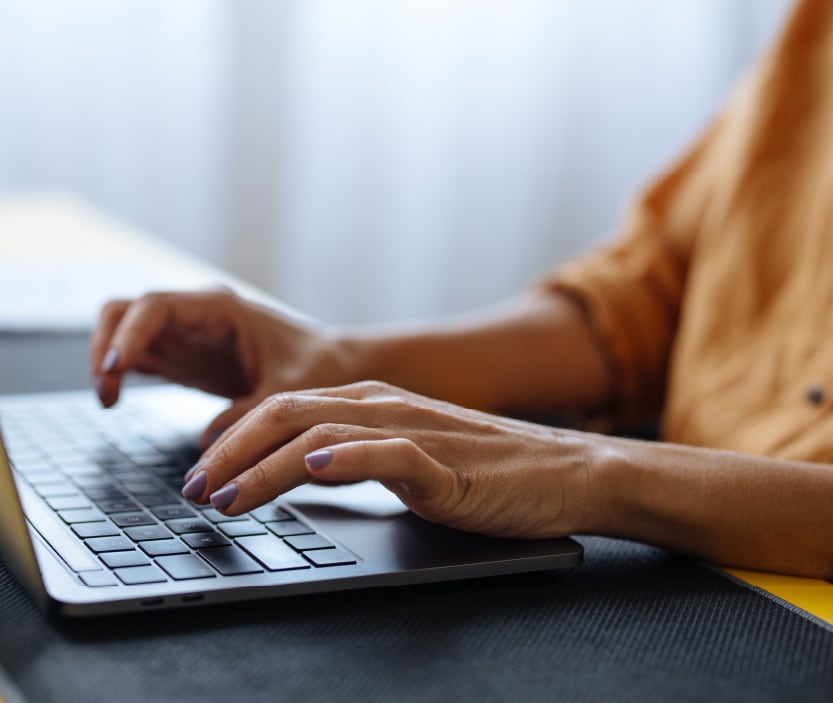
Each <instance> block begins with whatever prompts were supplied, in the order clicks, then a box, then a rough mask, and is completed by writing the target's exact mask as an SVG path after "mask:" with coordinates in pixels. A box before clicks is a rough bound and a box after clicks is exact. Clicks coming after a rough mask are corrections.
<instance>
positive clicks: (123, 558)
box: [100, 549, 150, 569]
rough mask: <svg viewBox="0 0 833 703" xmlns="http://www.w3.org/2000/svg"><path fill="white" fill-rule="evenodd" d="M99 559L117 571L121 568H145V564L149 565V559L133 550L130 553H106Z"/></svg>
mask: <svg viewBox="0 0 833 703" xmlns="http://www.w3.org/2000/svg"><path fill="white" fill-rule="evenodd" d="M100 559H101V561H103V562H104V563H105V564H106V565H107V566H109V567H110V568H111V569H118V568H120V567H123V566H145V565H146V564H150V559H148V558H147V557H146V556H145V555H144V554H142V553H141V552H138V551H136V550H135V549H134V550H133V551H130V552H106V553H104V554H102V555H101V557H100Z"/></svg>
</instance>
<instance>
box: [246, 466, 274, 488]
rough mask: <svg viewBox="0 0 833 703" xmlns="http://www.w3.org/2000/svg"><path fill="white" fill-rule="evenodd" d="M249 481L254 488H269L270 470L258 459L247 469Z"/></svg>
mask: <svg viewBox="0 0 833 703" xmlns="http://www.w3.org/2000/svg"><path fill="white" fill-rule="evenodd" d="M249 481H250V483H251V485H252V486H253V487H254V488H255V489H268V488H271V472H270V471H269V469H268V467H267V466H266V465H265V464H264V462H262V461H260V462H258V463H257V464H255V465H254V466H253V467H252V468H251V469H249Z"/></svg>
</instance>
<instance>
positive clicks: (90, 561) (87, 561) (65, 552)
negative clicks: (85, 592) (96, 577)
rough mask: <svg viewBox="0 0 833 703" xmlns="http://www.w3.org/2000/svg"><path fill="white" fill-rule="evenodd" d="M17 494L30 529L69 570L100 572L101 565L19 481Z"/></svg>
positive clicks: (30, 490)
mask: <svg viewBox="0 0 833 703" xmlns="http://www.w3.org/2000/svg"><path fill="white" fill-rule="evenodd" d="M17 492H18V494H19V495H20V502H21V503H23V512H24V513H26V517H27V518H28V519H29V522H30V523H31V525H32V527H30V529H34V530H35V531H36V532H38V533H39V534H40V536H41V537H43V538H44V539H45V540H46V541H47V542H48V543H49V545H50V546H51V547H52V549H53V550H54V551H55V552H56V553H57V554H58V555H59V556H60V557H61V559H63V560H64V561H65V562H66V563H67V566H69V568H70V569H72V570H73V571H79V572H80V571H100V570H101V564H99V563H98V562H97V561H96V560H95V559H94V558H93V556H92V555H91V554H90V553H89V552H88V551H87V550H86V548H85V547H84V546H82V545H81V544H79V543H78V542H76V541H75V538H74V537H73V536H72V535H70V534H69V533H68V532H67V531H66V528H64V525H63V523H61V522H58V518H56V517H55V515H53V514H52V512H51V511H50V510H49V509H48V508H46V507H45V506H44V505H43V503H41V502H40V499H39V498H38V497H37V496H36V495H35V494H34V493H33V492H32V489H31V488H29V486H27V485H26V484H25V483H23V482H22V481H19V482H18V483H17ZM35 526H36V527H35Z"/></svg>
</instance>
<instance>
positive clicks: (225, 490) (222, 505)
mask: <svg viewBox="0 0 833 703" xmlns="http://www.w3.org/2000/svg"><path fill="white" fill-rule="evenodd" d="M239 493H240V489H239V488H238V487H237V484H236V483H230V484H228V485H227V486H223V487H222V488H221V489H220V490H218V491H214V493H212V494H211V498H210V500H211V505H212V506H213V507H214V509H215V510H225V509H226V508H227V507H228V506H230V505H231V504H232V503H233V502H234V501H235V500H236V499H237V495H238V494H239Z"/></svg>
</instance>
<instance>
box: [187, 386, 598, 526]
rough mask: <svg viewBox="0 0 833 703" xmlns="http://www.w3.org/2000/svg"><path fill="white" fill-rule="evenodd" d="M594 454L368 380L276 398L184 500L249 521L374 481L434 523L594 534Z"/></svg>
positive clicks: (192, 483)
mask: <svg viewBox="0 0 833 703" xmlns="http://www.w3.org/2000/svg"><path fill="white" fill-rule="evenodd" d="M594 447H595V445H594V443H593V441H591V440H589V436H588V435H583V434H582V433H576V432H568V431H561V430H556V429H554V428H551V427H545V426H541V425H535V424H532V423H527V422H521V421H518V420H512V419H507V418H503V417H499V416H494V415H490V414H486V413H482V412H478V411H473V410H467V409H465V408H461V407H458V406H455V405H450V404H448V403H444V402H440V401H437V400H432V399H429V398H426V397H423V396H420V395H416V394H414V393H410V392H408V391H404V390H401V389H399V388H395V387H392V386H389V385H387V384H383V383H379V382H375V381H369V382H362V383H357V384H352V385H348V386H342V387H338V388H329V389H321V390H311V391H299V392H293V393H280V394H277V395H273V396H271V397H269V398H267V399H266V400H264V401H263V402H262V403H261V404H260V405H259V406H257V407H256V408H255V409H253V410H252V411H250V412H249V413H248V414H247V415H245V416H244V417H243V418H241V419H240V420H239V421H238V422H237V423H235V424H234V425H232V426H231V427H230V428H229V429H228V430H226V432H224V433H223V434H222V435H221V436H220V438H219V439H218V440H217V441H216V442H215V443H214V444H213V445H212V446H211V447H210V448H209V449H208V450H207V451H206V453H205V454H204V455H203V457H202V459H201V460H200V461H199V462H198V463H197V465H196V466H195V467H194V468H193V469H192V470H191V471H190V472H189V474H188V475H187V476H186V478H187V479H189V480H188V482H187V483H186V485H185V487H184V488H183V495H185V496H186V497H187V498H190V499H192V500H195V501H196V502H199V503H207V502H209V500H210V502H211V503H212V504H213V505H214V507H216V508H217V509H218V510H221V511H222V512H224V513H225V514H227V515H239V514H241V513H244V512H247V511H249V510H252V509H254V508H256V507H258V506H259V505H262V504H264V503H266V502H268V501H270V500H272V499H273V498H275V497H277V496H279V495H281V494H282V493H285V492H286V491H289V490H290V489H292V488H295V487H297V486H299V485H301V484H303V483H306V482H309V481H311V480H316V481H319V482H336V483H340V482H345V481H362V480H365V479H373V480H377V481H379V482H381V483H382V484H383V485H384V486H385V487H386V488H388V489H389V490H390V491H392V492H393V493H395V494H396V495H397V496H398V497H399V499H400V500H401V501H402V502H403V503H404V504H405V505H407V506H408V507H409V508H410V509H411V510H413V511H414V512H415V513H417V514H418V515H420V516H422V517H423V518H425V519H427V520H430V521H432V522H437V523H441V524H444V525H448V526H451V527H454V528H457V529H461V530H466V531H470V532H478V533H482V534H489V535H495V536H503V537H555V536H561V535H566V534H570V533H573V532H576V531H579V530H581V528H582V527H584V526H585V520H584V516H585V515H586V514H588V501H589V499H590V497H591V485H590V484H591V482H590V464H591V457H592V455H593V452H594Z"/></svg>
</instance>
